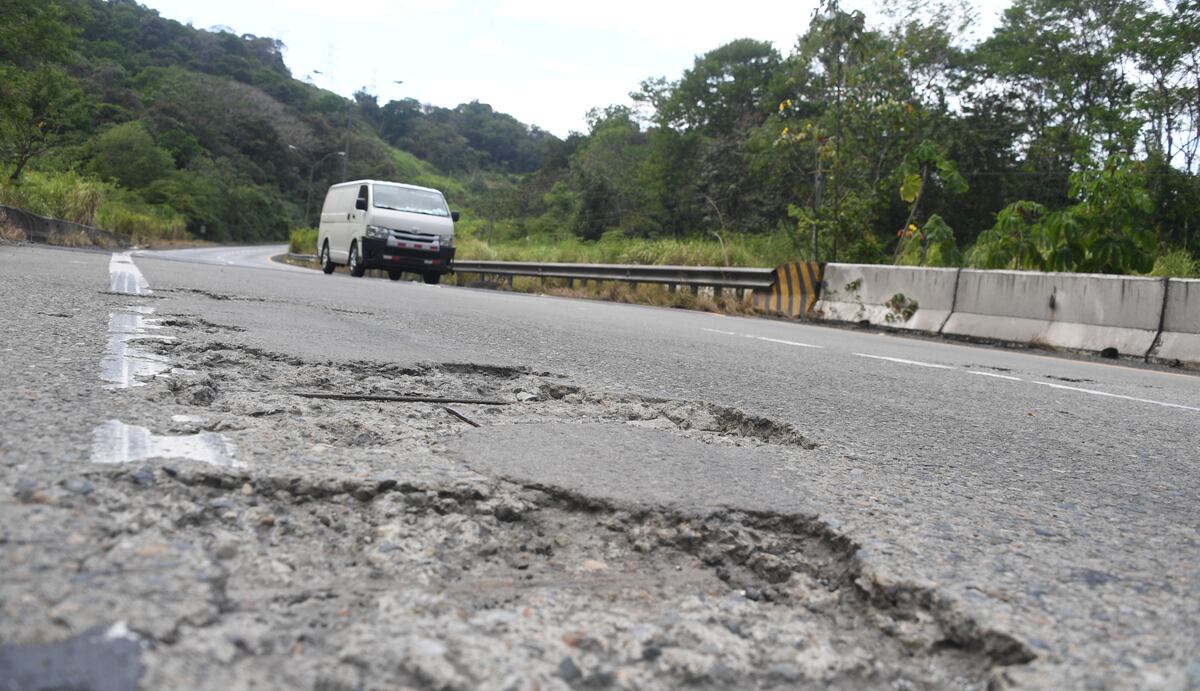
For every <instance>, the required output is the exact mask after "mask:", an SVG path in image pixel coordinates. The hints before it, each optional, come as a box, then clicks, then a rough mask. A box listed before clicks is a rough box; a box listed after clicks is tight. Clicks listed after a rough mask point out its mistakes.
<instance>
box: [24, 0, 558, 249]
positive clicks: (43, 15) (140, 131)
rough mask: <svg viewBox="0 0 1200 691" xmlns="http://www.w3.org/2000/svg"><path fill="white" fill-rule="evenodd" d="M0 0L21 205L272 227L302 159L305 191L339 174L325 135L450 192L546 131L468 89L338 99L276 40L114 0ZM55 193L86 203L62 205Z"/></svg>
mask: <svg viewBox="0 0 1200 691" xmlns="http://www.w3.org/2000/svg"><path fill="white" fill-rule="evenodd" d="M0 8H2V9H3V12H2V13H0V14H2V16H3V17H4V18H5V21H4V22H3V23H0V96H2V99H0V101H2V105H0V143H2V146H3V153H4V158H3V165H4V172H5V173H6V174H5V175H4V178H5V179H6V182H5V183H4V188H3V192H2V193H3V195H4V198H5V199H7V200H8V201H10V202H14V203H20V204H24V205H28V206H31V207H34V208H35V210H38V209H40V210H42V211H46V212H50V211H53V212H55V213H58V214H65V215H70V216H72V217H74V218H75V219H77V220H81V221H89V222H93V221H94V222H97V223H102V224H106V225H108V226H110V227H111V226H121V225H122V224H126V225H128V224H130V223H136V222H140V223H142V224H144V225H146V226H148V228H147V230H150V228H149V227H150V226H155V225H158V226H162V227H165V228H167V229H169V230H174V231H178V230H179V229H180V228H186V230H187V231H189V232H190V233H192V234H194V235H196V236H202V237H204V238H206V239H210V240H217V241H227V240H232V241H256V240H268V239H272V240H274V239H282V238H286V237H287V234H288V231H289V230H290V229H291V228H293V227H296V226H299V225H303V223H304V219H303V215H304V207H305V203H306V200H307V197H308V178H309V174H310V173H311V174H312V175H313V178H314V184H313V202H312V204H313V205H314V206H319V204H320V201H321V199H322V198H323V193H324V189H325V188H326V187H327V186H328V185H329V184H330V183H332V182H336V181H339V180H341V179H343V178H342V174H343V158H342V157H339V156H338V155H337V154H336V152H339V151H343V150H348V151H349V156H348V157H347V158H348V162H347V165H346V168H347V170H346V174H347V175H348V176H349V177H351V178H361V177H375V178H383V179H401V180H408V181H412V182H416V183H419V184H429V185H433V186H437V187H440V188H442V189H444V190H445V191H446V192H447V194H448V195H450V196H451V197H452V201H453V202H455V203H458V204H460V205H461V204H465V203H468V202H470V201H471V196H472V195H471V192H470V190H471V189H472V188H479V189H485V188H486V187H487V186H488V185H489V184H494V183H491V182H490V181H491V180H493V179H496V180H503V179H505V178H506V177H511V175H513V174H516V173H524V172H529V171H532V170H535V169H537V168H539V167H540V166H541V165H542V162H543V161H544V160H545V159H546V157H547V156H549V155H552V154H555V153H556V152H557V151H558V148H560V147H561V146H562V144H561V142H559V141H558V140H557V139H556V138H555V137H553V136H551V135H549V134H548V133H546V132H543V131H541V130H538V129H537V128H531V127H527V126H525V125H524V124H522V123H519V122H517V121H516V120H515V119H513V118H512V117H510V116H507V115H504V114H502V113H497V112H495V111H493V110H492V108H491V107H489V106H487V105H485V104H480V103H469V104H464V105H461V106H459V107H458V108H455V109H444V108H423V107H421V106H420V104H418V103H416V102H413V101H401V102H393V103H389V104H387V105H385V106H383V107H380V106H379V105H378V104H377V103H376V101H375V98H374V97H373V96H370V95H369V94H365V93H360V94H356V96H355V98H354V99H346V98H342V97H340V96H338V95H336V94H333V93H330V92H328V91H325V90H322V89H319V88H316V87H315V86H312V85H310V84H306V83H304V82H302V81H299V80H297V79H294V78H292V76H291V74H290V72H289V71H288V68H287V66H286V65H285V63H284V60H283V53H284V46H282V45H281V44H280V43H279V42H278V41H275V40H273V39H270V38H262V37H257V36H251V35H242V36H237V35H234V34H232V33H228V32H222V31H216V32H214V31H204V30H199V29H194V28H192V27H189V26H185V25H182V24H180V23H178V22H175V21H172V20H168V19H164V18H162V17H159V16H158V15H157V13H156V12H154V11H153V10H149V9H147V8H145V7H142V6H140V5H138V4H137V3H135V2H132V1H130V0H115V1H112V2H106V1H104V0H55V1H52V2H44V1H43V0H0ZM9 18H14V19H15V21H10V20H9ZM330 154H332V155H330ZM318 163H319V165H316V166H315V167H314V164H318ZM447 174H451V175H455V176H458V177H457V178H451V177H447ZM68 191H70V192H72V193H73V194H74V196H81V197H83V201H84V202H85V203H83V204H74V205H73V207H74V208H72V205H71V204H68V203H66V202H67V201H69V200H67V199H65V198H64V197H65V196H72V195H69V194H68ZM116 229H125V228H116Z"/></svg>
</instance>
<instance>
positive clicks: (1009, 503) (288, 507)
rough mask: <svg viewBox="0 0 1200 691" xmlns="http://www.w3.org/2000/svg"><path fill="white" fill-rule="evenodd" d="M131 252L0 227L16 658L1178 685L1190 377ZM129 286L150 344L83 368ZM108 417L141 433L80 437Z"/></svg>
mask: <svg viewBox="0 0 1200 691" xmlns="http://www.w3.org/2000/svg"><path fill="white" fill-rule="evenodd" d="M135 262H136V264H137V265H138V266H139V268H141V270H142V271H143V272H144V274H145V276H146V279H147V280H148V281H149V284H150V286H151V288H152V289H153V290H154V291H155V292H154V294H153V295H152V296H148V297H131V296H124V295H119V294H113V293H110V292H108V291H107V277H106V273H105V269H106V267H107V263H108V255H104V254H95V253H88V252H70V251H61V250H47V249H40V248H31V247H17V248H14V247H0V281H3V283H4V287H5V290H3V291H0V308H2V309H3V312H4V313H5V314H6V315H7V318H6V320H5V322H4V324H3V325H0V338H2V340H0V365H2V366H3V369H4V371H5V372H6V375H7V376H6V377H5V378H4V380H3V383H0V393H2V394H3V395H2V396H0V417H2V419H3V420H4V423H3V437H2V438H0V571H2V572H3V573H4V579H3V581H2V582H0V678H3V679H5V680H21V681H20V686H19V688H47V689H49V688H62V687H76V688H97V689H100V688H114V689H117V688H132V687H134V686H138V687H140V688H167V687H188V688H232V689H237V688H252V687H253V688H321V689H360V688H363V689H367V688H396V687H412V688H497V689H507V688H530V689H532V688H583V687H589V688H593V687H594V688H605V687H611V688H678V687H695V688H729V687H739V688H846V689H851V688H881V689H883V688H886V689H920V688H930V689H933V688H967V689H970V688H977V689H982V688H988V687H992V688H1006V687H1015V688H1061V687H1063V686H1092V687H1096V688H1106V687H1109V688H1152V687H1157V688H1191V687H1195V686H1196V685H1198V684H1200V668H1197V666H1196V663H1195V660H1196V659H1197V651H1198V644H1197V641H1198V631H1197V628H1198V625H1197V617H1196V614H1197V604H1196V600H1197V598H1196V597H1195V595H1196V586H1197V584H1198V581H1200V575H1198V574H1197V567H1196V564H1197V563H1200V559H1197V557H1198V556H1200V555H1198V554H1197V552H1198V551H1200V550H1198V549H1197V543H1196V532H1195V531H1196V527H1197V526H1196V523H1195V513H1194V507H1195V500H1196V495H1197V492H1196V490H1197V486H1196V485H1197V479H1196V476H1195V472H1194V462H1195V461H1196V460H1197V458H1196V450H1195V444H1194V432H1193V430H1194V429H1195V423H1196V419H1195V417H1194V415H1193V416H1191V417H1188V416H1187V414H1186V413H1185V412H1183V411H1171V412H1169V413H1164V412H1162V411H1160V410H1143V409H1125V408H1121V409H1117V408H1115V407H1105V406H1106V405H1107V404H1105V405H1099V404H1095V403H1094V402H1092V401H1075V400H1067V399H1064V398H1062V397H1061V394H1059V393H1057V392H1052V391H1045V392H1043V391H1035V392H1024V393H1022V392H1017V391H1013V390H1012V389H992V388H984V385H985V384H987V385H989V386H990V384H991V383H990V382H979V381H973V380H974V379H980V378H971V377H966V378H964V379H965V380H966V381H962V382H959V381H957V380H955V381H949V380H946V379H944V378H942V379H939V378H937V376H938V375H940V373H937V372H935V373H929V372H911V371H908V370H902V369H880V368H881V367H883V365H878V364H875V363H867V362H850V363H842V362H841V361H838V360H835V359H834V353H832V352H831V351H832V350H833V348H834V344H833V343H829V344H828V346H829V347H828V351H829V352H826V351H820V352H816V353H809V352H807V351H806V352H804V353H803V354H799V353H796V352H787V353H786V355H787V357H786V358H784V357H780V355H779V354H778V353H776V352H775V351H771V350H768V349H767V348H769V347H770V346H768V345H766V344H753V345H752V346H751V345H746V344H743V343H741V342H738V343H735V344H732V345H730V344H726V343H724V342H721V341H720V340H719V339H717V338H716V337H714V336H712V335H711V334H708V333H706V332H703V331H702V329H703V328H704V326H705V325H706V324H713V323H716V324H719V325H722V328H724V325H728V324H731V323H735V322H741V320H732V319H728V318H720V317H715V316H710V315H702V314H682V313H675V312H670V311H666V310H654V309H645V308H631V307H626V306H617V305H597V304H591V303H580V302H577V301H569V300H550V299H544V298H536V297H527V296H513V295H498V294H490V293H479V292H477V291H468V290H456V289H450V288H428V287H425V286H417V285H408V284H399V285H397V284H391V283H390V282H385V281H359V282H355V281H352V280H350V279H345V278H344V277H332V278H326V277H321V276H317V275H315V274H314V275H305V274H296V275H292V274H287V275H276V274H273V273H272V272H269V271H252V270H239V269H218V268H214V267H200V266H189V265H187V264H181V263H178V262H172V263H169V264H167V263H163V262H157V261H155V260H154V259H152V258H147V257H135ZM130 306H149V307H152V308H153V309H154V314H153V317H152V318H153V319H156V320H157V322H155V325H157V326H159V327H161V328H160V329H157V330H155V331H154V333H155V334H156V335H157V334H162V335H165V336H168V337H169V338H154V339H146V340H139V341H138V342H137V347H138V349H140V350H143V351H146V352H148V353H150V354H152V355H153V356H154V358H162V359H164V360H165V361H166V362H167V363H169V365H170V369H168V370H163V371H160V372H159V373H158V374H157V375H155V376H141V377H138V378H137V383H138V384H140V385H138V386H131V387H129V388H124V389H114V388H112V387H111V386H106V382H105V381H103V380H102V379H101V377H100V373H101V362H102V360H103V358H104V354H105V352H106V350H105V349H106V340H107V335H106V332H107V330H108V328H109V325H110V322H112V321H113V317H112V315H113V314H119V313H122V312H123V311H127V310H128V308H129V307H130ZM770 327H771V328H788V327H789V325H785V324H778V325H770ZM739 328H743V327H739ZM745 328H749V327H745ZM819 331H820V330H814V333H817V334H818V335H820V334H819ZM830 333H831V334H832V335H829V336H827V337H828V338H831V339H849V340H853V341H856V342H855V343H853V344H851V346H849V347H851V348H857V349H861V348H865V347H867V346H866V345H862V343H859V342H868V341H869V340H870V339H872V338H874V339H876V340H880V339H879V337H872V336H868V335H864V334H855V333H841V332H830ZM806 337H807V338H810V339H811V338H813V335H812V334H806ZM886 340H887V341H893V340H896V341H899V339H886ZM899 347H911V346H908V345H906V344H905V343H904V342H902V341H901V342H900V346H899ZM925 347H936V348H945V349H947V350H946V352H945V354H944V357H946V358H950V359H949V360H947V361H949V362H953V358H965V360H964V366H966V364H971V365H974V366H976V367H988V366H990V367H994V368H997V369H999V368H1001V367H1003V368H1005V370H1006V371H1018V372H1020V371H1022V368H1024V370H1025V371H1028V372H1030V373H1036V374H1037V375H1038V376H1042V377H1046V376H1053V377H1072V378H1085V377H1084V376H1083V374H1086V375H1087V376H1086V378H1088V379H1091V380H1099V384H1097V385H1110V386H1113V387H1147V388H1148V387H1152V386H1157V387H1162V388H1165V389H1171V390H1173V391H1176V392H1182V395H1189V392H1194V391H1195V390H1196V383H1195V380H1187V379H1183V380H1182V381H1176V380H1174V379H1166V377H1167V376H1174V375H1164V374H1159V373H1153V372H1144V373H1137V372H1134V373H1129V372H1126V371H1124V370H1117V369H1116V368H1106V369H1104V370H1099V369H1094V368H1099V367H1100V366H1099V365H1090V364H1089V363H1079V362H1069V363H1063V364H1062V365H1061V368H1065V369H1054V370H1053V371H1051V370H1047V369H1045V368H1046V367H1049V365H1046V364H1044V363H1042V362H1041V359H1035V358H1032V357H1030V356H1023V355H1021V354H1016V353H992V351H986V350H983V349H977V348H969V347H963V346H944V345H941V344H933V345H929V344H926V346H925ZM901 355H907V353H901ZM924 357H926V358H929V357H934V356H933V355H930V354H925V355H924ZM156 361H157V360H156ZM984 361H986V362H984ZM1089 368H1093V369H1089ZM1043 370H1045V371H1043ZM1109 370H1115V371H1114V372H1112V373H1110V372H1109ZM918 376H920V377H932V378H930V379H926V380H919V379H916V377H918ZM1106 377H1107V379H1106ZM1189 387H1190V388H1189ZM314 391H316V392H328V393H342V394H355V395H369V396H376V397H388V396H391V397H397V396H409V397H412V396H425V397H442V398H455V399H460V400H471V399H489V400H492V399H496V400H502V401H504V402H506V405H496V406H484V405H474V404H470V403H467V404H461V403H454V404H449V406H450V407H451V408H452V409H453V411H454V412H455V413H457V415H455V414H451V413H448V412H447V411H446V410H445V409H444V408H443V407H442V406H441V405H438V404H432V403H422V402H395V401H362V400H326V399H319V398H316V399H314V398H305V397H302V396H300V395H298V394H300V393H305V392H314ZM111 421H119V423H120V424H121V425H124V426H126V427H129V428H144V429H145V430H147V431H146V435H147V436H146V438H147V439H150V440H151V441H150V442H149V444H150V446H151V447H153V445H154V444H155V443H159V444H163V446H158V447H153V448H157V449H159V450H158V451H152V452H151V455H148V456H143V455H138V454H133V455H131V456H129V457H130V458H133V459H134V460H130V461H129V462H126V463H116V464H114V463H110V462H104V463H98V462H96V461H97V460H98V459H97V455H96V449H97V445H98V444H101V445H102V442H100V441H97V439H98V437H97V430H98V429H110V430H111V429H112V427H111ZM105 425H109V427H107V428H106V427H105ZM122 429H124V428H122ZM126 437H128V434H126ZM139 438H141V437H139ZM201 438H203V439H214V438H221V439H224V440H226V441H227V443H228V447H225V446H221V448H222V449H226V448H227V453H228V455H229V457H230V458H231V459H233V460H235V461H236V463H230V464H227V465H219V464H217V465H215V464H213V463H211V462H205V461H203V460H188V454H189V453H191V451H188V449H190V448H193V447H195V444H191V445H190V446H189V445H188V444H183V445H182V447H180V446H179V444H180V440H186V439H201ZM154 440H165V441H158V442H156V441H154ZM103 443H107V442H103ZM172 443H174V444H176V446H174V447H173V446H171V444H172ZM145 445H146V444H144V443H143V446H145ZM179 448H183V450H182V451H180V450H178V449H179ZM163 449H165V451H164V450H163ZM156 454H165V455H156ZM192 457H193V459H194V458H197V456H195V455H194V454H193V456H192ZM79 670H90V676H81V675H82V674H84V672H81V671H79ZM81 680H82V681H81ZM3 683H9V684H10V686H11V684H12V683H15V682H11V681H6V682H0V688H8V687H5V686H3ZM105 684H107V686H105ZM13 688H18V687H13Z"/></svg>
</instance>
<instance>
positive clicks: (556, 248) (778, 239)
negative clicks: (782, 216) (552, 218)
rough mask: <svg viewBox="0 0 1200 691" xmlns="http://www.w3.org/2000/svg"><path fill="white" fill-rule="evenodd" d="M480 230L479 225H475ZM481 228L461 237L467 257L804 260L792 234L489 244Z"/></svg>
mask: <svg viewBox="0 0 1200 691" xmlns="http://www.w3.org/2000/svg"><path fill="white" fill-rule="evenodd" d="M473 230H474V229H473ZM478 232H479V231H478V230H474V232H473V233H471V234H467V235H460V236H459V238H458V254H457V256H458V257H460V258H462V259H481V260H489V259H490V260H499V261H527V262H567V263H577V264H659V265H663V264H673V265H681V266H756V267H774V266H778V265H780V264H784V263H787V262H789V261H795V260H796V259H798V258H801V254H802V253H801V251H800V250H798V249H797V248H796V244H795V240H794V238H793V236H792V235H790V234H788V233H784V232H775V233H769V234H754V235H749V234H737V233H727V234H724V235H723V236H722V238H721V240H723V241H724V242H723V244H722V242H721V241H719V240H717V239H716V238H688V239H676V238H655V239H648V238H630V237H627V236H625V235H624V234H622V233H619V232H613V233H605V234H604V235H603V236H602V237H601V238H600V239H599V240H597V241H594V242H588V241H585V240H580V239H578V238H576V237H574V236H565V237H564V236H530V237H526V238H521V239H514V240H501V241H495V242H492V243H488V242H486V241H485V240H484V239H483V238H482V237H480V236H479V235H477V234H476V233H478Z"/></svg>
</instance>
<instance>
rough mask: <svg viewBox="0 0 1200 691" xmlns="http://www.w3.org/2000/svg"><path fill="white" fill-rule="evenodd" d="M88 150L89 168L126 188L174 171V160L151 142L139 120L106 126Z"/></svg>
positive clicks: (145, 184)
mask: <svg viewBox="0 0 1200 691" xmlns="http://www.w3.org/2000/svg"><path fill="white" fill-rule="evenodd" d="M88 149H89V151H90V154H91V161H90V163H89V165H88V167H89V168H90V169H91V171H92V172H93V173H95V174H96V175H97V176H99V177H100V178H101V179H102V180H113V181H115V182H117V183H119V184H120V185H122V186H124V187H126V188H128V189H139V188H142V187H146V186H148V185H149V184H150V183H152V182H154V181H155V180H158V179H159V178H162V177H165V176H166V175H167V174H168V173H170V172H171V171H173V170H175V159H174V158H173V157H172V156H171V154H170V153H169V152H168V151H166V150H164V149H161V148H159V147H158V145H157V144H155V143H154V137H152V136H151V135H150V131H149V130H147V129H146V125H145V124H144V123H142V122H141V121H140V120H139V121H135V122H128V123H125V124H123V125H117V126H115V127H111V128H109V129H108V130H106V131H105V132H104V134H101V135H100V136H99V137H98V138H96V139H95V140H93V142H92V143H91V144H90V146H89V147H88Z"/></svg>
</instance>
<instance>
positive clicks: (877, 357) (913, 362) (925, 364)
mask: <svg viewBox="0 0 1200 691" xmlns="http://www.w3.org/2000/svg"><path fill="white" fill-rule="evenodd" d="M855 355H857V356H858V357H865V358H871V359H872V360H887V361H888V362H898V363H900V364H902V365H916V366H917V367H932V368H934V369H958V368H957V367H951V366H950V365H935V364H933V363H932V362H920V361H918V360H905V359H904V358H898V357H887V356H885V355H868V354H867V353H855Z"/></svg>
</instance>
